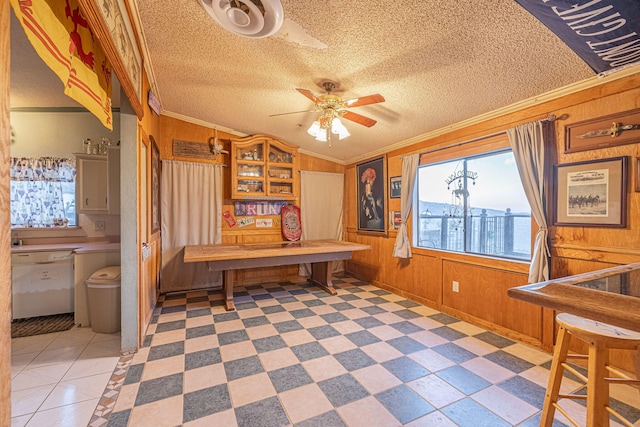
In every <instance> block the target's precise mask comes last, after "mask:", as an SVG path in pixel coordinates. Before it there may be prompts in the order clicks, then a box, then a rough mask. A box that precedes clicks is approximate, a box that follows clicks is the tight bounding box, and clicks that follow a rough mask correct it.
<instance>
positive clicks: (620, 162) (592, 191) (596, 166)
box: [554, 157, 628, 228]
mask: <svg viewBox="0 0 640 427" xmlns="http://www.w3.org/2000/svg"><path fill="white" fill-rule="evenodd" d="M627 163H628V158H627V157H614V158H610V159H602V160H590V161H586V162H577V163H567V164H561V165H555V166H554V183H555V186H554V190H555V201H556V206H555V218H554V224H555V225H566V226H577V227H620V228H622V227H626V224H627V218H626V212H627Z"/></svg>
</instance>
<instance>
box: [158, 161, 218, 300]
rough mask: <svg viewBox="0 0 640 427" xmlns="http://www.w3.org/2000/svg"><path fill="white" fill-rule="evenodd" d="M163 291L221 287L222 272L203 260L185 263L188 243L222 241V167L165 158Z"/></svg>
mask: <svg viewBox="0 0 640 427" xmlns="http://www.w3.org/2000/svg"><path fill="white" fill-rule="evenodd" d="M160 182H161V184H160V188H161V195H160V201H161V226H162V275H161V285H160V291H161V292H173V291H184V290H190V289H200V288H211V287H219V286H220V285H221V283H222V282H221V276H222V275H221V274H220V273H219V272H211V271H208V269H207V265H206V263H204V262H197V263H188V264H185V263H184V262H183V257H184V247H185V246H186V245H201V244H219V243H220V242H221V237H222V225H221V219H222V166H220V165H210V164H203V163H193V162H177V161H163V162H162V174H161V181H160Z"/></svg>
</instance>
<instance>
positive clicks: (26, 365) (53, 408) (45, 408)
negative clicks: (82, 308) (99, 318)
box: [11, 327, 120, 427]
mask: <svg viewBox="0 0 640 427" xmlns="http://www.w3.org/2000/svg"><path fill="white" fill-rule="evenodd" d="M119 359H120V334H113V335H106V334H96V333H94V332H93V331H92V330H91V328H78V327H74V328H72V329H71V330H69V331H65V332H58V333H53V334H45V335H36V336H32V337H25V338H15V339H13V340H12V341H11V378H12V379H11V417H12V418H11V426H12V427H20V426H29V427H31V426H34V427H35V426H37V427H46V426H56V427H57V426H73V427H76V426H87V425H88V424H89V421H90V419H91V417H92V415H93V413H94V411H95V409H96V405H97V404H98V401H99V400H100V398H101V397H102V394H103V392H104V390H105V386H106V385H107V383H108V381H109V379H110V378H111V374H112V372H113V370H114V368H115V367H116V364H117V363H118V360H119Z"/></svg>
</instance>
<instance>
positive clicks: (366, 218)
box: [356, 156, 387, 234]
mask: <svg viewBox="0 0 640 427" xmlns="http://www.w3.org/2000/svg"><path fill="white" fill-rule="evenodd" d="M386 171H387V158H386V156H381V157H376V158H375V159H371V160H368V161H366V162H362V163H358V164H357V165H356V178H357V189H358V198H357V204H358V206H357V211H358V232H363V233H375V234H386V232H387V228H386V224H387V221H386V218H387V216H386V215H387V214H386V200H387V194H386V187H387V186H386V182H387V178H386Z"/></svg>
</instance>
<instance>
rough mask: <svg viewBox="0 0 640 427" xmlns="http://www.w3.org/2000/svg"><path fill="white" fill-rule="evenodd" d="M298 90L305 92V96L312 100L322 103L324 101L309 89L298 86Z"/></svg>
mask: <svg viewBox="0 0 640 427" xmlns="http://www.w3.org/2000/svg"><path fill="white" fill-rule="evenodd" d="M296 90H297V91H298V92H300V93H301V94H303V95H304V96H306V97H307V98H309V99H310V100H312V101H313V102H315V103H316V104H320V103H322V102H323V101H322V98H318V97H317V96H315V95H314V94H313V92H311V91H310V90H308V89H300V88H296Z"/></svg>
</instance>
